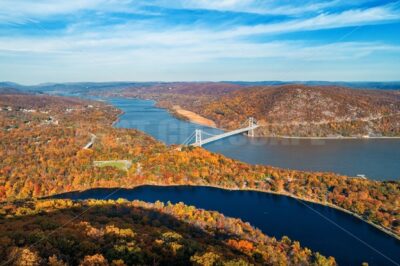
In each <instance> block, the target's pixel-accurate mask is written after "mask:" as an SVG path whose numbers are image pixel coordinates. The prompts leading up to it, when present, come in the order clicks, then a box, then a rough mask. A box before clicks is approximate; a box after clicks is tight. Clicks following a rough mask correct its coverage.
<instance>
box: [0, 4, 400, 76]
mask: <svg viewBox="0 0 400 266" xmlns="http://www.w3.org/2000/svg"><path fill="white" fill-rule="evenodd" d="M0 80H7V81H14V82H20V83H23V84H35V83H41V82H67V81H122V80H129V81H156V80H157V81H205V80H209V81H220V80H248V81H259V80H331V81H335V80H336V81H337V80H343V81H369V80H374V81H387V80H400V1H383V0H381V1H367V0H353V1H348V0H332V1H313V0H303V1H298V0H282V1H272V0H213V1H212V0H176V1H173V0H73V1H72V0H68V1H64V0H1V1H0Z"/></svg>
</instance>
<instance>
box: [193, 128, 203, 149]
mask: <svg viewBox="0 0 400 266" xmlns="http://www.w3.org/2000/svg"><path fill="white" fill-rule="evenodd" d="M195 132H196V142H195V144H196V146H199V147H201V145H202V144H203V143H202V139H201V129H196V131H195Z"/></svg>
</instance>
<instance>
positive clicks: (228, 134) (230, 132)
mask: <svg viewBox="0 0 400 266" xmlns="http://www.w3.org/2000/svg"><path fill="white" fill-rule="evenodd" d="M258 127H259V126H258V125H254V126H251V127H245V128H239V129H236V130H232V131H229V132H225V133H222V134H219V135H216V136H213V137H210V138H207V139H203V140H202V141H201V144H200V145H199V143H193V144H191V145H192V146H201V145H204V144H207V143H210V142H214V141H217V140H220V139H223V138H227V137H230V136H233V135H237V134H241V133H244V132H247V131H250V130H253V129H256V128H258Z"/></svg>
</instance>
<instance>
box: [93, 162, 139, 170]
mask: <svg viewBox="0 0 400 266" xmlns="http://www.w3.org/2000/svg"><path fill="white" fill-rule="evenodd" d="M93 165H94V166H96V167H107V166H109V167H114V168H117V169H120V170H123V171H127V170H128V169H129V168H130V167H131V165H132V162H131V161H129V160H113V161H94V162H93Z"/></svg>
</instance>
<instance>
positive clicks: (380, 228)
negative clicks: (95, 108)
mask: <svg viewBox="0 0 400 266" xmlns="http://www.w3.org/2000/svg"><path fill="white" fill-rule="evenodd" d="M144 186H153V187H185V186H186V187H206V188H216V189H221V190H226V191H253V192H259V193H266V194H271V195H276V196H281V197H288V198H292V199H295V200H298V201H303V202H308V203H313V204H318V205H320V206H324V207H327V208H332V209H335V210H338V211H341V212H343V213H346V214H348V215H351V216H353V217H355V218H357V219H359V220H361V221H363V222H365V223H367V224H369V225H371V226H373V227H374V228H376V229H378V230H380V231H381V232H383V233H385V234H387V235H389V236H391V237H393V238H395V239H396V240H398V241H400V235H397V234H396V233H395V232H394V231H392V230H391V229H390V228H386V227H383V226H381V225H378V224H375V223H373V222H371V221H368V220H366V219H364V218H363V217H362V216H361V215H359V214H357V213H354V212H352V211H349V210H346V209H344V208H342V207H339V206H337V205H334V204H331V203H329V202H318V201H315V200H312V199H306V198H301V197H298V196H296V195H293V194H289V193H281V192H275V191H267V190H262V189H257V188H229V187H223V186H219V185H212V184H203V185H194V184H186V185H182V184H168V185H167V184H156V183H143V184H140V185H134V186H131V187H96V188H89V189H83V190H75V191H70V192H64V193H61V194H54V195H50V196H46V197H42V198H40V199H53V198H52V197H54V196H56V195H62V194H68V193H81V192H84V191H88V190H93V189H135V188H140V187H144ZM56 199H62V198H56ZM71 200H73V199H71ZM78 200H80V199H78ZM236 218H239V219H240V217H236Z"/></svg>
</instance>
